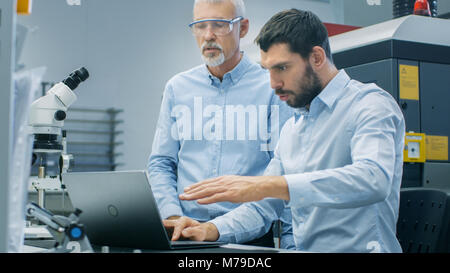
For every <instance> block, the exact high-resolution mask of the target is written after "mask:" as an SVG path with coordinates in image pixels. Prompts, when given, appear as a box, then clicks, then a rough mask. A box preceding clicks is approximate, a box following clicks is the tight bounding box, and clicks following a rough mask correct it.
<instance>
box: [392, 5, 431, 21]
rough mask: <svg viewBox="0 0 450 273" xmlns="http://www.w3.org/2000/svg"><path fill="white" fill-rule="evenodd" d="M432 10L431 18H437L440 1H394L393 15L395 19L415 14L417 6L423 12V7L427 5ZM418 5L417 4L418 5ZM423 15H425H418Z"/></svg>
mask: <svg viewBox="0 0 450 273" xmlns="http://www.w3.org/2000/svg"><path fill="white" fill-rule="evenodd" d="M427 1H428V7H429V10H430V16H431V17H437V15H438V0H392V15H393V16H394V19H395V18H399V17H403V16H407V15H411V14H415V13H414V8H415V5H417V7H420V8H421V10H423V7H424V6H425V5H426V4H427V3H426V2H427ZM416 3H417V4H416ZM418 15H423V14H418Z"/></svg>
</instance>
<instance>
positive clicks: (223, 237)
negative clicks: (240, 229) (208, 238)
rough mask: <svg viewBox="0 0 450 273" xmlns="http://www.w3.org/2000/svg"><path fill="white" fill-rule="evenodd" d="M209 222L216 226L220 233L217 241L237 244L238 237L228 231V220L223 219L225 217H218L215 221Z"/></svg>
mask: <svg viewBox="0 0 450 273" xmlns="http://www.w3.org/2000/svg"><path fill="white" fill-rule="evenodd" d="M221 218H222V219H221ZM209 222H210V223H212V224H214V225H215V226H216V228H217V231H218V232H219V238H218V239H217V241H219V242H225V243H231V244H235V243H236V237H235V236H234V234H233V233H231V232H230V231H229V230H227V227H228V224H227V220H226V219H223V217H217V218H214V219H213V220H210V221H209Z"/></svg>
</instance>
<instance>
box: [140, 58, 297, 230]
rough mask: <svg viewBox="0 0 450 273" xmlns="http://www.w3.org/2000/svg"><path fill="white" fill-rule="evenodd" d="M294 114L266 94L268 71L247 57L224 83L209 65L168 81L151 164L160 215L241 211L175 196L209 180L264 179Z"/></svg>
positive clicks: (200, 215)
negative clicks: (285, 124)
mask: <svg viewBox="0 0 450 273" xmlns="http://www.w3.org/2000/svg"><path fill="white" fill-rule="evenodd" d="M293 114H294V111H293V109H291V108H290V107H288V106H287V105H286V104H285V103H284V102H282V101H280V100H279V98H278V96H276V95H275V94H274V91H273V89H271V87H270V77H269V74H268V72H267V71H266V70H263V69H262V68H261V66H260V65H258V64H256V63H254V62H252V61H251V60H250V59H249V58H248V57H247V56H246V55H245V54H244V55H243V57H242V59H241V61H240V62H239V64H238V65H237V66H236V67H235V68H234V69H233V70H232V71H230V72H229V73H226V74H225V75H224V77H223V80H222V81H220V80H219V79H218V78H216V77H214V76H212V75H211V74H210V72H209V70H208V69H207V67H206V65H201V66H198V67H195V68H193V69H191V70H189V71H186V72H183V73H180V74H178V75H176V76H174V77H173V78H172V79H170V80H169V81H168V83H167V85H166V88H165V91H164V95H163V101H162V105H161V111H160V116H159V120H158V124H157V128H156V133H155V137H154V141H153V147H152V153H151V155H150V158H149V163H148V173H149V177H150V183H151V186H152V190H153V193H154V195H155V199H156V201H157V203H158V207H159V209H160V213H161V217H162V218H164V219H165V218H167V217H169V216H173V215H180V216H181V215H182V216H188V217H190V218H193V219H196V220H198V221H208V220H211V219H213V218H215V217H217V216H219V215H223V214H225V213H226V212H229V211H230V210H232V209H234V208H236V207H237V206H239V204H233V203H229V202H223V203H217V204H211V205H207V206H204V205H199V204H197V203H196V202H188V201H180V200H179V198H178V195H179V194H181V193H183V192H184V188H185V187H187V186H189V185H192V184H194V183H197V182H199V181H202V180H205V179H208V178H212V177H217V176H222V175H262V174H263V172H264V170H265V168H266V167H267V165H268V164H269V162H270V160H271V159H272V157H273V150H274V149H275V147H276V143H277V141H278V137H279V133H280V130H281V128H282V126H283V124H284V123H285V121H286V120H288V119H289V118H290V117H292V116H293Z"/></svg>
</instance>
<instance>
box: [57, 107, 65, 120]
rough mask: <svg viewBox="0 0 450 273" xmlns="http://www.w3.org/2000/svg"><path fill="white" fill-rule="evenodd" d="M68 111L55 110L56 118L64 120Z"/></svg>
mask: <svg viewBox="0 0 450 273" xmlns="http://www.w3.org/2000/svg"><path fill="white" fill-rule="evenodd" d="M66 116H67V115H66V112H64V111H62V110H58V111H56V112H55V119H56V120H57V121H63V120H65V119H66Z"/></svg>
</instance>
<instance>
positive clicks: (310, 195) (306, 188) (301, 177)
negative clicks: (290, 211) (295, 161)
mask: <svg viewBox="0 0 450 273" xmlns="http://www.w3.org/2000/svg"><path fill="white" fill-rule="evenodd" d="M284 178H285V179H286V182H287V184H288V189H289V201H287V202H286V203H285V205H286V206H287V207H294V208H295V207H308V206H310V205H311V204H312V202H313V199H314V196H315V195H314V191H313V189H312V187H311V183H310V182H309V179H308V177H307V175H306V174H287V175H284Z"/></svg>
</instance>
